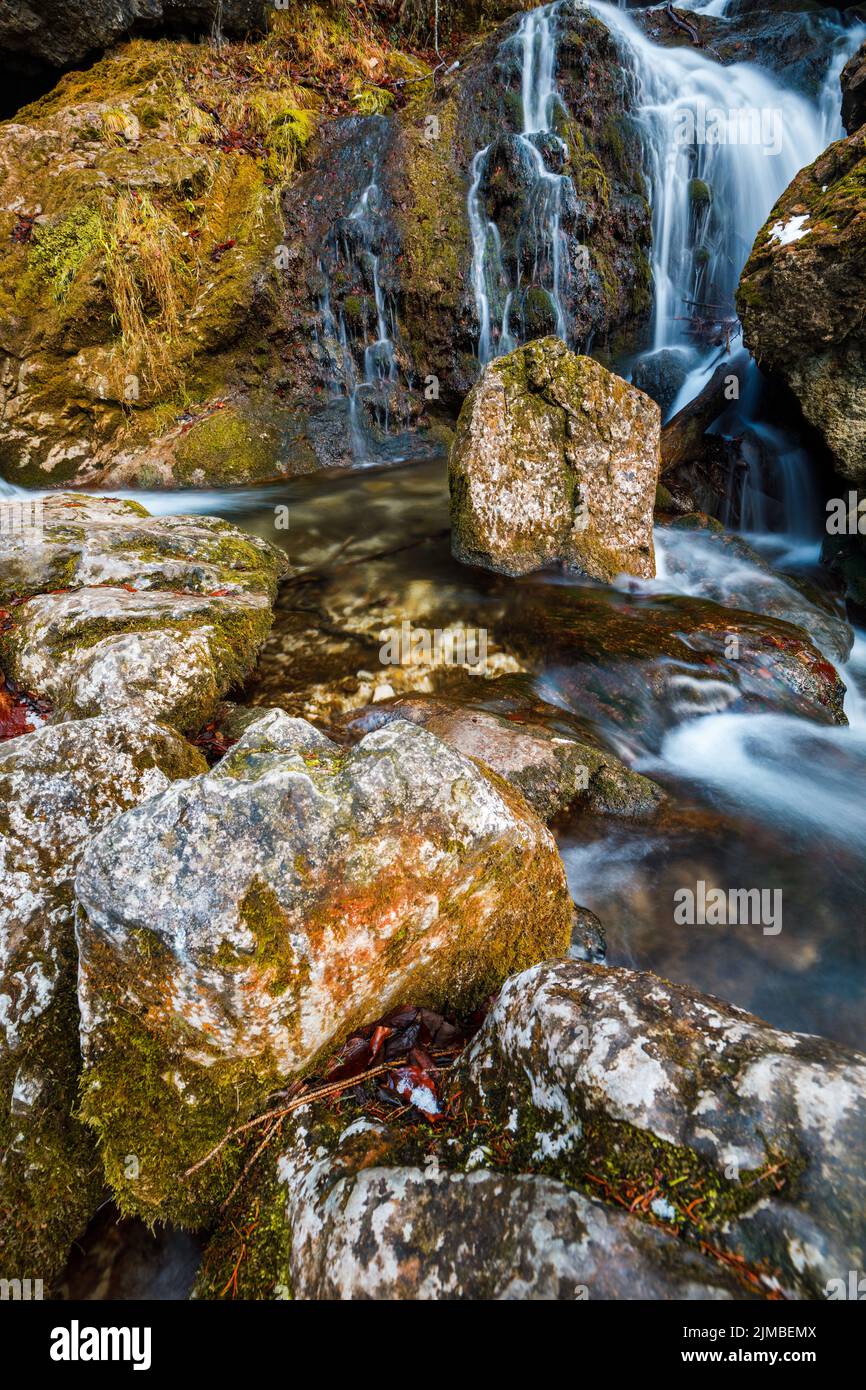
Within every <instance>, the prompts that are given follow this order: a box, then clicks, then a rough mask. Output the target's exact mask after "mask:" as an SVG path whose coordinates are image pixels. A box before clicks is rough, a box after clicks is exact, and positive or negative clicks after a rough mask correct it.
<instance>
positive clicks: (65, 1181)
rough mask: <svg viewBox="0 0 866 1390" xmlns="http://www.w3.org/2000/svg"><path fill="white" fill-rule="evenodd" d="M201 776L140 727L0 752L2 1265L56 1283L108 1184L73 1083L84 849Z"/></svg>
mask: <svg viewBox="0 0 866 1390" xmlns="http://www.w3.org/2000/svg"><path fill="white" fill-rule="evenodd" d="M204 768H205V763H204V759H203V758H202V756H201V754H200V753H198V752H197V751H196V750H195V749H194V748H192V747H191V746H190V745H189V744H188V743H186V742H185V741H184V740H183V739H182V738H180V736H179V735H178V734H176V733H174V732H173V731H172V730H170V729H167V728H165V727H163V726H162V725H158V724H153V723H151V722H150V721H148V720H146V719H142V718H140V717H136V718H135V719H134V720H130V719H125V720H124V719H108V718H99V719H88V720H84V721H81V722H75V723H68V724H60V725H55V726H49V727H45V728H42V729H40V730H38V731H36V732H34V733H31V734H27V735H26V736H24V737H22V738H17V739H13V740H11V741H10V742H9V743H6V744H3V745H2V746H0V1210H2V1216H3V1219H2V1221H0V1264H2V1268H3V1271H4V1277H8V1278H12V1277H16V1278H29V1277H34V1278H41V1279H42V1280H43V1281H44V1282H45V1284H46V1288H47V1287H48V1286H49V1285H50V1283H51V1282H52V1281H53V1279H54V1278H55V1276H56V1275H57V1274H58V1273H59V1271H60V1268H61V1267H62V1265H63V1262H64V1261H65V1259H66V1256H67V1253H68V1249H69V1245H70V1244H71V1242H72V1241H73V1240H74V1239H75V1238H76V1237H77V1236H78V1235H79V1234H80V1233H81V1231H82V1229H83V1228H84V1226H85V1224H86V1223H87V1221H88V1219H89V1218H90V1216H91V1215H92V1213H93V1211H94V1210H95V1208H96V1205H97V1203H98V1201H99V1199H100V1196H101V1194H102V1192H103V1189H104V1179H103V1176H102V1169H101V1165H100V1163H99V1159H98V1155H97V1152H96V1146H95V1144H94V1143H93V1139H92V1136H91V1135H90V1134H89V1133H88V1131H87V1130H86V1129H85V1128H84V1126H83V1125H81V1124H80V1122H79V1121H78V1119H77V1118H75V1117H74V1116H73V1111H74V1109H75V1106H76V1100H77V1083H78V1072H79V1065H80V1059H79V1047H78V1008H77V1004H76V981H75V976H76V953H75V943H74V934H73V922H72V916H73V893H72V880H73V878H74V875H75V870H76V866H77V864H78V860H79V858H80V856H81V853H82V851H83V849H84V846H85V845H86V843H87V841H88V840H89V838H90V837H91V836H92V835H94V834H96V833H97V832H98V831H99V830H101V829H102V828H103V827H104V826H106V825H107V824H108V823H109V822H110V821H111V820H113V818H114V817H115V816H117V815H118V814H119V813H120V812H122V811H125V810H127V809H128V808H129V807H131V806H133V805H135V804H136V803H137V802H139V801H142V800H145V799H146V798H147V797H150V796H154V795H157V794H158V793H159V792H162V791H164V790H165V788H166V787H168V785H169V784H170V782H172V781H173V780H174V779H176V778H180V777H191V776H194V775H195V774H196V773H198V772H201V771H203V770H204Z"/></svg>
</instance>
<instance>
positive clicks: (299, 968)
mask: <svg viewBox="0 0 866 1390" xmlns="http://www.w3.org/2000/svg"><path fill="white" fill-rule="evenodd" d="M239 915H240V919H241V921H242V922H243V924H244V926H245V927H246V928H247V929H248V930H249V931H250V932H251V933H252V935H253V937H254V938H255V943H256V953H255V961H256V965H257V966H258V967H259V969H260V970H261V971H263V972H264V973H265V974H266V976H267V980H266V986H265V987H266V989H267V990H268V992H269V993H270V994H272V995H274V997H278V996H279V995H281V994H285V993H286V990H288V989H290V988H291V989H293V990H294V991H295V994H296V996H298V997H300V995H301V994H302V993H303V991H304V989H305V988H306V986H307V985H308V984H309V979H310V962H309V960H307V959H306V958H305V957H302V958H301V959H298V957H297V955H296V952H295V950H294V947H293V946H292V941H291V935H290V923H289V919H288V917H287V915H286V912H285V910H284V909H283V908H282V907H281V906H280V901H279V899H278V897H277V895H276V893H275V892H274V890H273V889H272V888H270V887H268V885H267V884H266V883H262V882H260V881H259V880H258V879H254V880H253V881H252V883H251V884H250V886H249V888H248V889H247V891H246V893H245V895H244V898H243V901H242V902H241V905H240V909H239Z"/></svg>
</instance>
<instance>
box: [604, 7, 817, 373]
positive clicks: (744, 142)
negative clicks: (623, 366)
mask: <svg viewBox="0 0 866 1390" xmlns="http://www.w3.org/2000/svg"><path fill="white" fill-rule="evenodd" d="M588 5H589V8H590V9H592V10H593V11H595V13H596V14H598V16H599V18H600V19H602V20H603V21H604V23H605V24H607V25H608V27H609V28H610V29H611V31H612V32H613V33H614V35H615V36H616V39H617V43H618V45H619V48H620V51H621V53H622V55H623V62H624V65H625V67H626V68H627V70H628V72H629V74H630V78H631V82H632V86H633V94H634V105H635V112H634V114H635V119H636V121H637V124H638V126H639V128H640V133H641V138H642V143H643V149H644V164H645V173H646V177H647V182H648V185H649V196H650V204H651V207H652V214H653V250H652V272H653V283H654V288H655V297H654V311H653V327H652V346H653V348H654V349H656V350H657V349H659V348H662V347H667V346H674V345H678V344H681V343H683V342H688V341H690V340H691V339H690V333H689V324H688V323H687V322H686V321H685V320H686V319H687V318H688V316H689V310H690V308H691V306H692V304H693V303H694V302H697V303H698V304H700V305H705V306H709V307H708V308H707V310H706V314H705V316H706V317H707V318H708V319H710V320H712V319H722V318H724V317H726V316H728V317H730V316H733V315H734V314H735V310H734V292H735V290H736V287H737V282H738V280H739V277H740V272H741V271H742V268H743V266H744V265H745V262H746V259H747V257H748V254H749V252H750V250H751V248H752V243H753V242H754V239H755V236H756V234H757V232H758V231H759V230H760V228H761V226H762V225H763V223H764V221H765V219H766V217H767V214H768V212H769V211H770V209H771V208H772V206H773V204H774V203H775V202H776V200H777V198H778V197H779V196H780V194H781V193H783V192H784V190H785V188H787V186H788V184H789V183H790V182H791V180H792V179H793V177H794V175H795V174H796V173H797V172H798V171H799V170H800V169H802V168H803V166H804V165H806V164H809V163H811V161H812V160H813V159H815V158H816V156H817V155H818V154H820V152H821V151H822V150H823V149H824V148H825V147H826V145H827V143H828V139H832V138H833V132H830V133H829V135H828V125H829V118H828V113H827V111H826V110H824V111H822V109H821V106H820V105H819V104H817V103H812V102H809V101H808V100H807V99H806V98H805V97H802V96H800V95H798V94H797V93H795V92H791V91H788V90H786V89H785V88H784V87H783V86H782V85H781V84H780V83H779V82H778V81H777V80H776V79H775V77H773V76H772V74H770V73H767V72H764V71H762V70H761V69H760V68H758V67H755V66H753V65H752V64H749V63H736V64H732V65H730V66H728V67H722V66H720V65H719V64H718V63H715V62H713V61H712V60H711V59H710V58H708V57H706V56H705V54H704V53H702V52H701V51H700V50H698V49H695V48H692V47H690V46H688V45H686V46H683V47H680V48H670V49H666V48H661V47H659V45H657V44H654V43H652V42H651V41H650V40H649V39H648V38H646V37H645V35H644V34H643V33H642V32H641V30H640V29H639V27H638V26H637V24H636V23H635V22H634V20H633V19H632V18H631V17H630V15H629V14H627V13H626V12H625V11H623V10H620V9H617V8H615V7H613V6H611V5H608V4H605V3H603V0H588ZM837 76H838V73H837ZM838 107H839V100H838V96H837V101H836V116H835V120H836V122H837V123H838V119H839V118H838ZM696 181H697V184H698V185H700V184H702V185H705V186H706V187H707V188H708V190H709V193H710V202H709V204H708V205H704V204H702V203H700V202H699V201H696V199H695V197H694V194H695V192H699V191H701V190H700V189H699V188H696ZM683 394H685V392H684V393H683Z"/></svg>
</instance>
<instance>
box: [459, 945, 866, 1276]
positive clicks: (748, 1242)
mask: <svg viewBox="0 0 866 1390" xmlns="http://www.w3.org/2000/svg"><path fill="white" fill-rule="evenodd" d="M464 1090H465V1094H466V1097H467V1104H469V1105H470V1106H471V1105H473V1104H479V1103H483V1104H484V1105H486V1106H487V1107H488V1108H489V1109H490V1111H491V1113H495V1114H500V1113H507V1114H509V1116H510V1118H509V1120H508V1122H507V1125H506V1129H508V1130H510V1131H511V1132H512V1133H513V1134H514V1136H515V1140H516V1144H517V1147H516V1152H515V1154H514V1156H513V1163H515V1164H517V1165H518V1166H521V1165H525V1164H528V1163H531V1164H534V1165H535V1166H539V1165H540V1166H541V1167H542V1169H543V1170H544V1171H547V1172H550V1173H551V1174H552V1175H554V1176H563V1177H568V1178H569V1179H570V1180H571V1181H573V1182H576V1183H578V1184H586V1185H587V1186H589V1185H590V1184H592V1190H593V1191H598V1190H601V1191H603V1192H605V1193H606V1195H609V1196H613V1197H614V1198H615V1197H616V1196H617V1195H619V1196H621V1195H622V1192H621V1189H622V1191H624V1190H626V1188H628V1190H634V1189H635V1188H636V1190H637V1193H638V1196H639V1198H640V1201H639V1209H640V1210H641V1211H644V1212H646V1214H647V1215H649V1216H651V1217H652V1216H655V1217H657V1218H658V1219H660V1220H662V1221H663V1222H664V1223H665V1224H669V1225H672V1226H674V1227H676V1228H677V1229H679V1230H681V1231H682V1232H683V1234H685V1235H686V1236H687V1237H689V1238H692V1239H697V1240H701V1241H703V1242H705V1243H708V1244H710V1245H712V1246H713V1247H720V1248H723V1249H725V1250H727V1251H729V1252H730V1253H732V1254H733V1255H734V1256H735V1257H736V1258H738V1259H744V1260H746V1261H747V1262H748V1263H749V1264H750V1265H755V1266H758V1267H759V1268H760V1269H761V1270H762V1271H763V1272H764V1275H765V1277H766V1276H769V1277H770V1278H772V1279H774V1280H775V1281H777V1284H778V1286H780V1287H782V1288H783V1289H784V1290H786V1291H787V1292H788V1293H789V1294H791V1295H792V1296H795V1297H796V1296H800V1297H805V1298H815V1297H822V1296H826V1290H827V1288H828V1287H832V1284H831V1281H833V1280H835V1279H838V1278H842V1279H845V1278H847V1273H848V1271H849V1270H851V1269H862V1268H863V1259H864V1253H866V1223H864V1211H866V1177H864V1174H863V1169H862V1164H861V1162H860V1155H861V1154H862V1152H863V1145H864V1141H866V1057H863V1056H862V1055H861V1054H860V1053H856V1052H853V1051H850V1050H849V1049H846V1048H843V1047H839V1046H838V1045H836V1044H835V1043H831V1042H827V1041H825V1040H823V1039H821V1038H816V1037H810V1036H807V1035H803V1034H797V1033H784V1032H781V1031H779V1030H778V1029H775V1028H771V1027H770V1026H769V1025H768V1024H766V1023H764V1022H762V1021H761V1020H760V1019H757V1018H755V1017H754V1016H753V1015H751V1014H747V1013H744V1012H743V1011H742V1010H740V1009H736V1008H734V1007H732V1006H731V1005H728V1004H724V1003H722V1002H721V1001H720V1000H717V999H713V998H711V997H710V996H709V995H703V994H698V993H697V992H696V991H694V990H691V989H688V988H687V987H685V986H681V985H674V984H670V983H668V982H667V981H666V980H662V979H660V978H659V977H657V976H655V975H651V974H643V973H637V972H634V971H629V970H618V969H613V970H607V969H604V968H603V967H600V966H595V965H586V964H579V963H575V962H568V963H559V964H551V965H541V966H538V967H536V968H533V969H531V970H528V971H526V972H525V973H524V974H522V975H520V976H517V977H516V978H515V979H512V980H509V981H508V982H507V984H506V985H505V988H504V989H503V991H502V993H501V995H500V997H499V999H498V1001H497V1003H496V1005H495V1006H494V1008H493V1009H492V1011H491V1013H490V1014H489V1015H488V1018H487V1020H486V1022H485V1025H484V1027H483V1029H482V1030H481V1032H480V1033H479V1035H478V1037H477V1038H476V1040H475V1042H474V1043H473V1045H472V1048H471V1051H470V1053H469V1055H468V1058H467V1060H466V1067H465V1076H464ZM648 1194H649V1195H651V1196H652V1199H653V1200H652V1203H650V1202H649V1200H648Z"/></svg>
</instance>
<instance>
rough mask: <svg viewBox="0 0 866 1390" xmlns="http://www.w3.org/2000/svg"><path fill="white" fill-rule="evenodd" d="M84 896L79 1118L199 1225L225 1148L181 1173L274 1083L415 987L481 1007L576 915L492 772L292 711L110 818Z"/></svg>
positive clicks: (113, 1156)
mask: <svg viewBox="0 0 866 1390" xmlns="http://www.w3.org/2000/svg"><path fill="white" fill-rule="evenodd" d="M76 892H77V896H78V901H79V903H80V907H81V915H80V920H79V925H78V943H79V954H80V961H81V965H80V975H79V981H80V990H79V996H80V1004H81V1014H82V1045H83V1050H84V1056H85V1062H86V1072H85V1077H84V1083H83V1099H82V1110H83V1114H84V1116H85V1119H86V1120H87V1121H88V1122H89V1123H90V1124H91V1125H92V1126H93V1127H94V1129H95V1131H96V1133H97V1135H98V1137H99V1141H100V1147H101V1150H102V1153H103V1157H104V1161H105V1167H106V1173H107V1175H108V1177H109V1180H110V1182H111V1184H112V1187H113V1188H114V1191H115V1194H116V1197H117V1201H118V1204H119V1206H120V1207H121V1209H122V1210H123V1211H125V1212H132V1211H137V1212H139V1213H141V1214H145V1215H147V1216H148V1217H150V1218H152V1217H156V1216H160V1217H166V1218H170V1219H178V1220H180V1221H182V1222H189V1223H191V1224H193V1225H195V1224H201V1222H202V1220H203V1218H204V1217H205V1216H206V1215H207V1213H208V1212H210V1211H211V1210H212V1207H213V1203H214V1201H216V1200H218V1199H221V1198H222V1197H224V1196H225V1193H226V1190H227V1184H228V1185H230V1184H231V1181H232V1180H233V1178H234V1177H235V1176H236V1168H237V1162H238V1156H237V1154H236V1153H235V1152H234V1151H233V1150H232V1149H231V1148H227V1149H226V1150H224V1151H223V1152H222V1154H221V1155H220V1158H219V1160H217V1161H214V1162H211V1163H210V1164H206V1165H205V1166H204V1167H202V1168H201V1169H200V1170H199V1171H198V1172H197V1173H196V1174H195V1175H194V1176H192V1177H191V1178H190V1179H188V1180H184V1178H183V1174H184V1172H185V1170H186V1169H187V1168H188V1167H189V1166H191V1165H192V1164H194V1163H197V1162H198V1161H199V1160H201V1159H203V1158H204V1157H205V1155H206V1154H207V1153H208V1151H209V1150H210V1149H211V1148H212V1147H213V1146H214V1145H215V1144H216V1143H217V1142H218V1141H219V1140H221V1139H222V1138H223V1137H224V1135H225V1134H226V1132H227V1131H228V1130H229V1129H230V1128H231V1127H232V1126H233V1125H234V1124H237V1123H239V1122H241V1121H242V1120H243V1119H244V1118H245V1117H247V1116H249V1115H250V1114H251V1113H253V1112H255V1111H256V1110H257V1109H260V1108H262V1106H263V1104H264V1102H265V1100H266V1098H267V1096H268V1094H269V1093H270V1092H271V1091H272V1090H274V1089H276V1088H278V1087H279V1086H280V1085H282V1084H283V1083H284V1082H285V1081H286V1080H287V1079H289V1078H292V1077H296V1076H298V1075H300V1074H302V1073H306V1072H309V1071H310V1070H311V1069H313V1068H315V1066H316V1065H318V1064H320V1063H322V1062H323V1061H324V1060H325V1059H326V1058H327V1057H328V1056H329V1055H330V1053H331V1052H332V1051H333V1050H334V1048H335V1046H336V1045H337V1044H338V1043H339V1042H340V1041H341V1040H342V1039H343V1038H344V1037H345V1036H346V1035H347V1034H348V1033H349V1032H350V1031H351V1030H352V1028H353V1027H354V1026H356V1025H360V1024H363V1023H365V1022H367V1021H368V1020H369V1019H371V1018H376V1017H380V1016H381V1015H382V1014H383V1013H385V1012H386V1011H387V1010H388V1008H390V1007H393V1006H394V1005H395V1004H397V1003H399V1002H401V1001H403V1000H405V999H411V1000H412V1001H413V1003H417V1004H425V1003H427V1004H430V1005H431V1006H433V1005H436V1004H437V1003H440V1004H441V1003H442V1002H444V1001H447V1002H448V1003H449V1006H450V1007H452V1008H456V1009H460V1008H471V1007H473V1006H474V1005H475V1004H477V1003H478V1002H480V1000H481V999H483V998H484V996H485V995H486V994H487V993H488V992H489V991H490V990H491V989H494V988H496V987H498V985H499V983H500V982H501V981H502V980H503V979H504V978H505V977H506V976H507V975H508V974H509V973H511V972H512V971H513V970H515V969H518V968H520V966H521V964H526V963H529V962H531V961H533V960H537V959H540V958H544V957H546V956H549V955H553V956H556V955H561V954H563V953H564V952H565V950H566V949H567V946H568V942H569V938H570V929H571V904H570V899H569V897H568V893H567V889H566V884H565V875H564V870H563V867H562V863H561V861H560V859H559V856H558V854H557V852H556V847H555V844H554V842H553V839H552V837H551V835H550V834H549V832H548V831H547V830H546V829H544V827H543V826H542V825H541V823H540V822H539V821H538V820H537V819H536V818H535V816H534V815H533V814H532V813H531V812H530V811H529V809H528V807H527V806H526V804H525V802H524V801H523V799H522V797H519V796H518V795H517V794H516V793H515V792H514V791H513V790H512V789H511V788H510V787H509V786H508V784H507V783H506V782H504V781H503V780H501V779H498V778H496V779H493V778H492V774H491V775H490V776H485V775H484V774H483V773H482V772H481V771H480V770H479V768H478V767H477V766H476V765H475V764H474V763H473V762H471V761H470V760H469V759H468V758H465V757H463V756H462V755H461V754H459V753H457V752H456V751H454V750H453V749H451V748H448V747H447V746H446V745H445V744H443V743H441V742H440V741H439V740H438V739H436V738H434V737H433V735H432V734H430V733H428V732H427V731H426V730H424V729H421V728H418V727H417V726H416V725H414V724H409V723H405V722H398V723H395V724H392V725H390V726H389V727H387V728H384V729H380V730H378V731H377V732H375V733H372V734H369V735H367V737H366V738H364V739H362V740H361V742H360V743H359V744H357V745H356V746H355V747H354V748H352V749H350V750H348V752H347V751H346V750H345V749H341V748H339V747H337V746H336V745H335V744H333V743H331V742H330V741H329V740H328V739H326V738H325V736H324V735H323V734H321V733H319V732H318V731H317V730H316V729H314V728H313V726H312V725H310V724H307V723H305V722H304V721H303V720H293V719H290V718H289V717H288V716H286V715H285V714H283V713H282V712H275V713H272V714H270V715H267V716H265V717H264V718H263V719H262V720H260V721H258V722H257V723H255V724H253V725H251V726H250V727H249V728H248V729H247V731H246V733H245V734H244V735H243V737H242V738H241V739H240V741H239V742H238V743H237V744H235V746H234V747H233V748H232V749H231V750H230V752H229V753H228V754H227V756H226V757H225V758H223V760H222V761H221V762H220V763H219V764H218V765H217V766H216V767H215V768H214V769H213V771H212V772H210V773H209V774H207V775H206V776H204V777H198V778H194V779H192V780H191V781H188V782H185V783H183V784H178V785H177V786H176V787H174V788H170V789H168V791H167V792H165V793H164V794H162V795H160V796H157V797H153V798H151V800H150V802H149V803H148V805H147V806H146V807H140V808H137V809H135V810H133V811H132V812H130V813H129V814H127V815H124V816H121V817H119V818H118V820H117V821H115V822H114V824H113V825H112V826H111V827H109V828H108V830H107V831H106V832H104V833H103V834H102V835H100V836H98V837H97V838H96V839H95V840H93V841H92V842H91V844H90V846H89V848H88V851H87V853H86V854H85V856H84V859H83V860H82V863H81V865H80V867H79V871H78V875H77V880H76ZM130 1153H133V1154H136V1155H137V1156H138V1165H137V1168H136V1176H135V1179H134V1180H133V1181H130V1180H129V1178H128V1175H127V1172H126V1168H125V1157H126V1155H128V1154H130Z"/></svg>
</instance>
